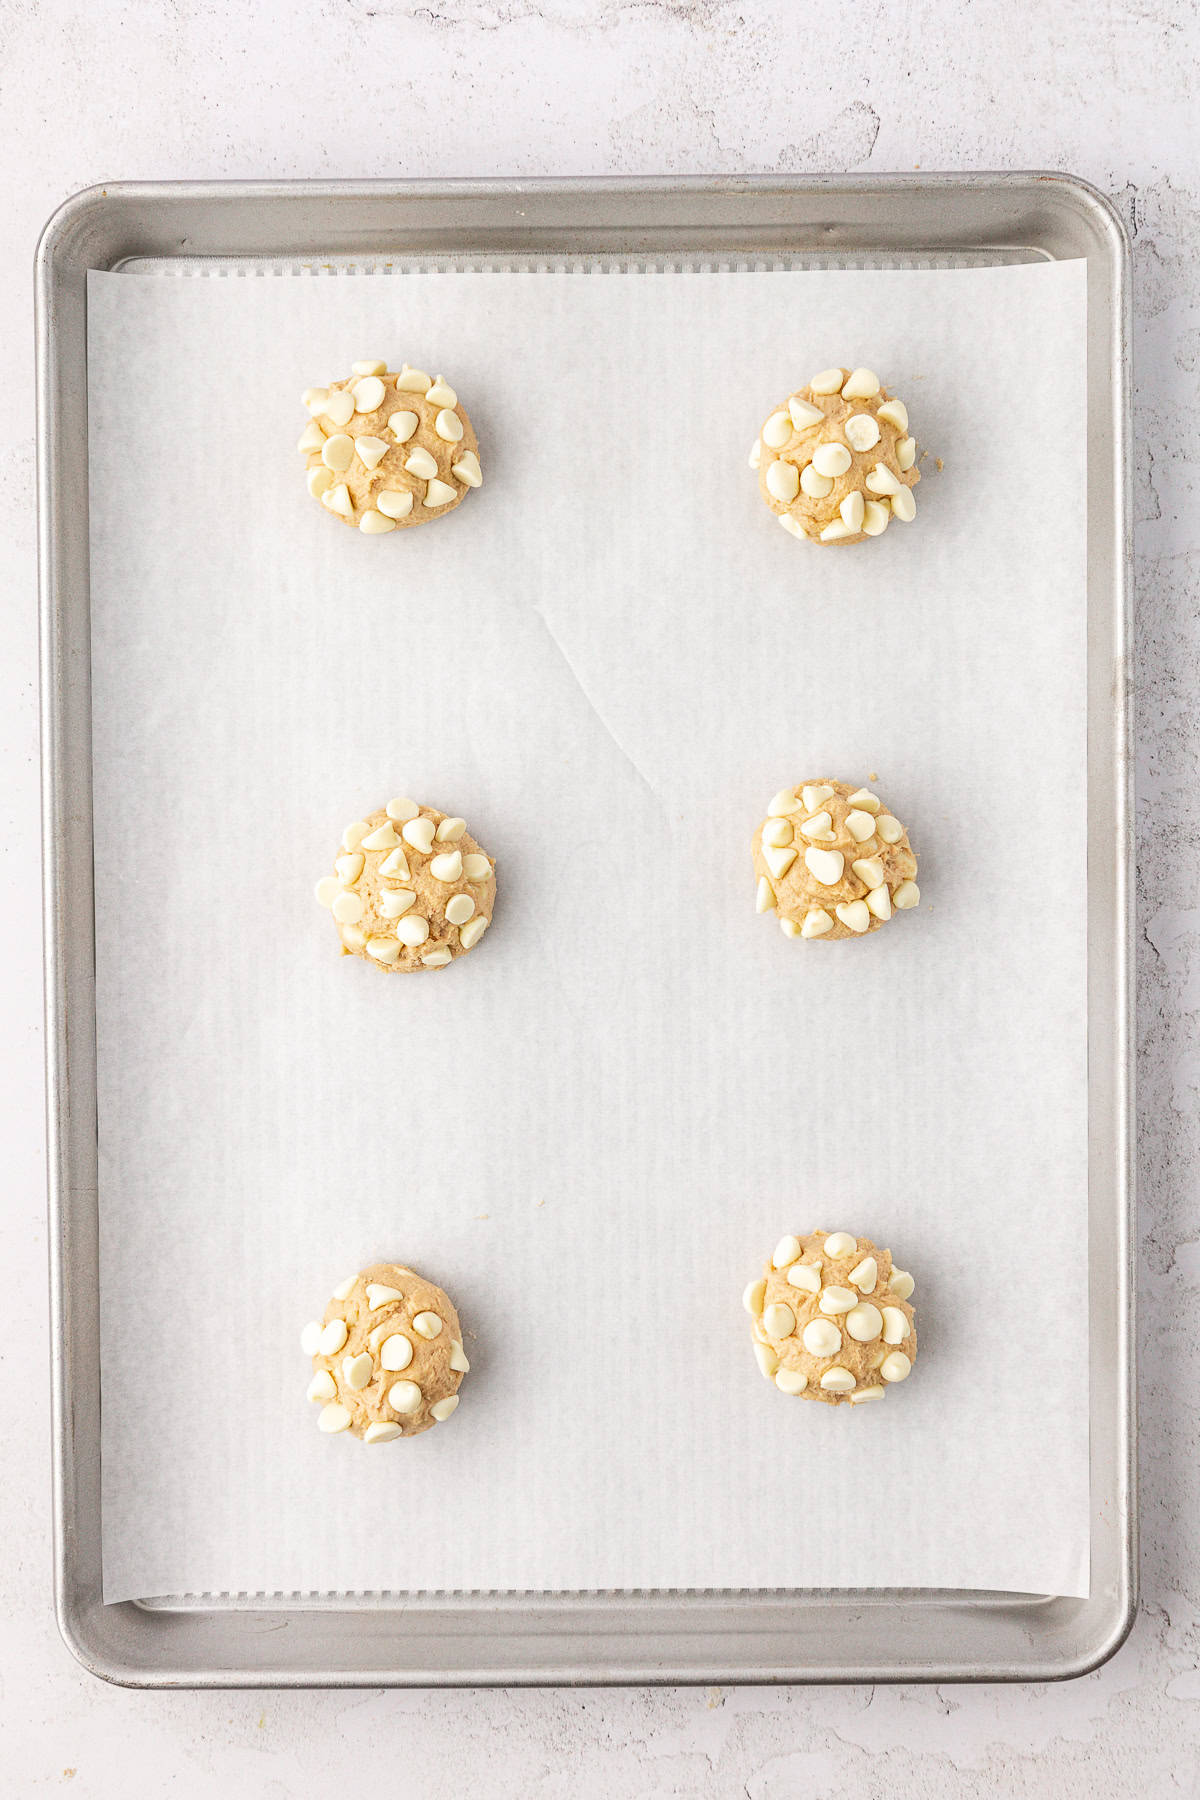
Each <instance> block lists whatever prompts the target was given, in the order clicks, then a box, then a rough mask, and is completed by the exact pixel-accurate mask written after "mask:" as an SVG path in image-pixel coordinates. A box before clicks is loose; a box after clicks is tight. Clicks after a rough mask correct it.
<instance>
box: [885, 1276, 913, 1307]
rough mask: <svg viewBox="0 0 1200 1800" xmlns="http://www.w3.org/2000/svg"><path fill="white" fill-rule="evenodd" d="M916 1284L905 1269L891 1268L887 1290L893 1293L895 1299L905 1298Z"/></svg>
mask: <svg viewBox="0 0 1200 1800" xmlns="http://www.w3.org/2000/svg"><path fill="white" fill-rule="evenodd" d="M916 1285H917V1284H916V1282H915V1281H914V1280H913V1278H912V1276H911V1275H910V1274H909V1273H908V1270H907V1269H893V1270H892V1279H891V1280H890V1281H889V1282H888V1292H889V1293H892V1294H895V1296H896V1298H897V1300H907V1299H908V1297H909V1295H910V1294H911V1293H912V1291H913V1289H914V1288H915V1287H916Z"/></svg>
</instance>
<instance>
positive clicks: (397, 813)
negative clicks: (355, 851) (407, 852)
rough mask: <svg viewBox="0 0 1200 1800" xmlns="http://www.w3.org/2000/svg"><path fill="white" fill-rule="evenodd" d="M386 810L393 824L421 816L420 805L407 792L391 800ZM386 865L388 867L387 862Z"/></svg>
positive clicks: (403, 823) (404, 822)
mask: <svg viewBox="0 0 1200 1800" xmlns="http://www.w3.org/2000/svg"><path fill="white" fill-rule="evenodd" d="M384 811H385V812H386V813H387V816H388V818H389V819H390V820H391V821H392V823H393V825H407V824H408V821H409V820H410V819H418V818H420V816H421V809H420V807H419V806H418V805H417V803H416V801H415V800H410V799H409V798H408V795H407V794H402V795H400V797H399V798H398V799H396V800H389V801H388V803H387V805H386V807H385V808H384ZM384 867H385V868H386V867H387V864H386V863H385V864H384ZM405 873H407V870H406V871H405Z"/></svg>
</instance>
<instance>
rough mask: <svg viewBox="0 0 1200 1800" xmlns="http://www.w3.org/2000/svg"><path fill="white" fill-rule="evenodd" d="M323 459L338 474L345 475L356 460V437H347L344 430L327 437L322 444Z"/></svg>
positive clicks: (327, 466) (328, 467)
mask: <svg viewBox="0 0 1200 1800" xmlns="http://www.w3.org/2000/svg"><path fill="white" fill-rule="evenodd" d="M321 461H322V462H323V463H324V464H325V467H326V468H327V469H332V470H333V471H334V473H335V474H336V475H344V474H345V472H346V470H347V469H348V468H349V467H350V464H351V463H352V462H353V461H354V439H353V438H352V437H347V436H346V434H345V432H344V431H337V432H335V433H334V435H333V436H332V437H327V438H326V439H325V442H324V443H323V444H322V445H321Z"/></svg>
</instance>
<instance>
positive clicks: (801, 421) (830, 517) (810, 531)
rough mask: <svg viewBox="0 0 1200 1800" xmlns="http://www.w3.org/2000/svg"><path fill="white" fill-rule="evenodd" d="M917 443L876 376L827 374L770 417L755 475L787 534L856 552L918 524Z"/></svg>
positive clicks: (754, 455) (755, 456) (758, 442)
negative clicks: (890, 531)
mask: <svg viewBox="0 0 1200 1800" xmlns="http://www.w3.org/2000/svg"><path fill="white" fill-rule="evenodd" d="M916 464H917V440H916V439H915V438H914V437H910V435H909V428H908V412H907V410H906V408H905V405H904V402H903V401H902V400H893V399H892V397H891V395H890V394H889V393H888V392H887V390H886V388H883V387H881V386H880V385H879V377H878V376H877V375H875V374H874V373H873V372H872V371H871V370H870V369H854V370H850V369H826V370H825V371H824V373H823V374H821V375H814V376H813V378H812V380H811V381H810V382H809V384H808V386H807V387H802V388H798V389H797V390H796V392H795V393H794V394H789V396H788V398H787V399H786V400H785V401H783V403H782V404H781V405H780V406H779V407H778V408H777V409H776V410H775V411H774V412H773V413H772V414H771V416H770V418H769V419H768V420H767V422H766V424H765V425H764V426H763V428H762V432H761V434H760V435H759V436H758V437H757V438H756V439H755V441H754V448H753V449H752V450H751V452H750V467H751V468H752V469H757V470H758V485H759V489H760V490H761V493H762V497H763V499H764V500H765V501H766V503H767V505H768V506H769V507H770V509H771V511H772V512H773V513H774V514H775V516H776V518H777V519H778V520H779V523H780V524H781V525H782V526H783V528H784V530H785V531H790V532H791V534H792V536H793V537H801V538H812V539H813V540H814V541H815V542H816V543H819V544H859V543H861V542H862V540H863V539H864V538H866V537H878V536H879V535H880V533H881V532H884V531H886V530H887V528H888V525H889V524H890V523H891V521H892V520H893V519H902V520H904V521H905V523H908V522H909V521H910V520H912V519H914V518H915V517H916V515H917V503H916V501H915V500H914V499H913V495H912V490H913V488H914V487H915V486H916V484H917V482H918V481H920V479H921V477H920V474H919V472H918V470H917V466H916Z"/></svg>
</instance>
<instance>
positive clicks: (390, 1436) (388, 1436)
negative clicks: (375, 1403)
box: [363, 1419, 404, 1444]
mask: <svg viewBox="0 0 1200 1800" xmlns="http://www.w3.org/2000/svg"><path fill="white" fill-rule="evenodd" d="M403 1436H404V1431H403V1428H402V1427H401V1426H399V1425H397V1424H396V1423H395V1421H394V1420H391V1419H381V1420H377V1421H376V1423H375V1424H374V1425H368V1426H367V1429H366V1430H365V1431H364V1432H363V1443H364V1444H390V1443H392V1442H393V1441H394V1440H395V1439H396V1438H398V1437H403Z"/></svg>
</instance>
